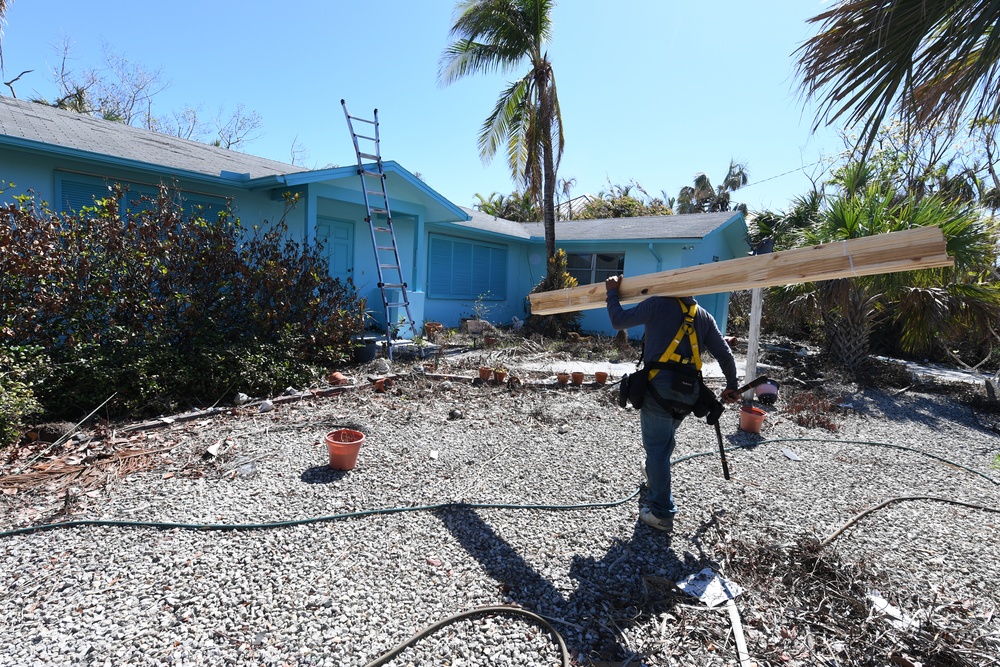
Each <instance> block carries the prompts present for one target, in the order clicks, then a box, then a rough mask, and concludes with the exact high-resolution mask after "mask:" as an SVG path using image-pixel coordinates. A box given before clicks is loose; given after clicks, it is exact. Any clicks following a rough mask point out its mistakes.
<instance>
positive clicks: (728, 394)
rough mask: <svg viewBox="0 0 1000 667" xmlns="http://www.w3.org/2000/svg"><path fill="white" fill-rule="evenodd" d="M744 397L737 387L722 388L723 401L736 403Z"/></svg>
mask: <svg viewBox="0 0 1000 667" xmlns="http://www.w3.org/2000/svg"><path fill="white" fill-rule="evenodd" d="M742 398H743V396H742V395H741V394H740V393H739V392H737V391H736V390H735V389H729V388H728V387H727V388H726V389H723V390H722V402H723V403H735V402H736V401H739V400H741V399H742Z"/></svg>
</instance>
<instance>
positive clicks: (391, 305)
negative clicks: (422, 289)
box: [385, 301, 410, 308]
mask: <svg viewBox="0 0 1000 667" xmlns="http://www.w3.org/2000/svg"><path fill="white" fill-rule="evenodd" d="M385 305H387V306H389V307H390V308H391V307H393V306H395V307H396V308H399V307H400V306H409V305H410V302H409V301H400V302H399V303H387V304H385Z"/></svg>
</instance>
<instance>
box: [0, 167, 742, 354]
mask: <svg viewBox="0 0 1000 667" xmlns="http://www.w3.org/2000/svg"><path fill="white" fill-rule="evenodd" d="M392 177H399V176H398V174H396V175H394V176H391V177H390V178H392ZM103 178H107V179H108V180H109V182H123V183H133V184H137V185H145V186H154V185H156V184H158V183H159V182H160V181H161V180H162V181H164V182H167V183H168V184H171V185H176V186H178V187H179V188H180V189H181V190H182V191H183V192H185V193H192V194H195V195H204V196H205V197H216V198H225V197H227V196H232V197H233V198H234V203H233V206H234V211H235V213H236V214H237V215H238V216H239V217H240V218H241V220H242V221H243V223H244V225H246V226H248V227H249V226H252V225H257V224H263V223H264V222H275V221H277V220H279V219H280V218H281V217H282V215H285V220H286V222H287V224H288V227H289V231H290V233H291V236H292V237H293V238H294V239H296V240H300V241H301V240H310V241H313V240H315V239H316V234H317V227H316V224H317V221H318V220H324V221H334V222H336V223H337V224H341V225H344V226H349V227H350V229H351V232H352V236H353V238H352V239H351V247H350V252H349V257H350V266H349V267H345V270H348V271H349V272H348V273H347V274H346V275H350V276H351V278H352V280H353V281H354V283H355V285H356V287H357V288H358V293H359V296H362V297H365V298H367V299H368V307H369V308H370V309H371V310H372V311H374V313H375V322H376V323H378V324H379V325H384V322H385V319H384V312H383V308H382V303H381V295H380V292H379V290H378V286H377V283H378V272H377V269H376V266H375V253H374V250H373V248H372V240H371V234H370V231H369V228H368V224H367V223H366V222H365V220H364V217H365V208H364V203H363V200H362V198H361V194H360V192H359V191H358V190H352V189H349V188H348V187H344V186H343V181H337V180H336V179H334V178H331V179H330V180H328V181H327V182H311V183H304V184H299V185H292V186H287V187H286V186H284V185H282V184H280V183H278V182H273V183H271V182H268V183H267V184H266V185H260V184H256V185H255V184H251V186H248V185H247V184H245V183H241V182H240V181H239V180H235V179H234V180H231V181H230V180H229V179H224V178H213V177H209V176H199V175H181V176H179V177H175V176H172V175H169V174H162V173H157V172H156V171H155V168H150V169H143V168H134V169H133V168H127V167H123V166H121V165H117V164H115V165H112V164H105V163H102V162H101V161H100V160H99V159H96V158H95V159H94V160H87V159H83V158H81V157H79V156H56V155H51V154H36V153H32V152H28V151H24V150H16V149H10V148H0V180H3V181H4V183H6V182H7V181H13V182H14V183H15V187H13V188H9V189H7V191H6V192H5V193H3V194H0V201H4V202H11V201H13V197H14V196H16V195H19V194H25V193H27V192H28V191H29V190H32V191H33V192H34V193H35V195H36V197H37V199H38V200H39V201H42V200H44V201H46V202H48V203H49V205H50V208H52V209H53V210H61V207H60V205H59V203H60V201H59V200H60V195H61V192H60V187H61V183H62V182H63V181H65V180H67V179H69V180H73V179H98V180H100V179H103ZM411 181H416V179H411ZM402 185H404V186H405V187H410V192H409V194H408V195H407V196H408V198H407V199H406V200H403V199H396V198H393V196H392V193H393V191H394V190H393V187H390V188H389V193H390V206H391V208H392V211H393V220H394V223H395V229H396V240H397V243H398V247H399V253H400V261H401V265H402V270H403V277H404V280H405V281H406V282H407V284H408V286H409V288H408V293H409V296H410V303H411V308H410V311H411V314H412V315H413V317H414V319H415V320H416V323H417V328H418V330H419V329H420V327H421V326H422V324H423V322H425V321H438V322H442V323H443V324H445V325H446V326H449V327H452V326H458V325H459V323H460V321H461V318H463V317H471V316H472V315H473V313H474V311H475V310H476V305H477V304H476V298H475V297H474V296H466V297H461V298H458V297H440V296H434V295H432V294H430V293H429V290H428V282H429V277H430V270H429V264H430V262H431V240H432V237H434V236H435V235H440V236H447V237H453V238H459V239H463V240H465V241H469V242H472V243H480V244H485V245H488V246H490V247H494V248H502V249H503V250H504V251H505V252H506V274H505V282H504V291H505V294H504V295H503V297H502V298H486V299H484V300H483V304H484V305H485V306H486V308H487V309H488V315H487V319H488V320H489V321H491V322H493V323H494V324H497V325H509V324H510V323H511V321H512V319H513V318H514V317H517V318H520V319H522V320H523V319H526V318H527V316H528V312H527V304H526V297H527V295H528V294H529V293H530V292H531V290H532V288H533V287H534V286H535V285H536V284H537V283H538V282H539V281H540V280H541V279H542V277H543V276H544V274H545V245H544V241H543V240H542V239H540V238H530V239H529V238H516V237H513V236H507V235H504V234H500V233H491V232H484V231H479V230H476V229H474V228H470V227H468V226H458V225H454V224H450V223H428V222H427V219H428V217H429V214H428V210H427V209H426V208H424V206H423V205H422V203H421V202H424V201H426V202H428V203H427V206H440V205H441V204H440V202H442V201H444V200H443V198H440V195H436V193H433V191H430V190H429V188H426V186H424V185H422V184H418V185H416V186H414V185H412V182H410V185H407V184H406V183H403V184H402ZM414 188H418V189H420V188H422V190H421V191H420V192H417V193H416V194H414ZM424 190H426V192H425V191H424ZM286 191H294V192H297V193H298V194H299V195H300V197H301V198H300V202H299V204H298V205H297V206H296V207H295V208H294V209H292V210H290V211H287V212H286V210H285V202H284V200H283V198H282V193H283V192H286ZM399 191H400V192H403V190H402V189H400V190H399ZM428 192H429V193H431V196H432V197H437V198H438V199H437V200H436V201H431V199H430V198H428V196H427V193H428ZM445 203H447V202H445ZM449 205H450V204H449ZM436 215H437V216H438V217H437V219H441V217H440V216H441V214H440V212H438V213H436ZM557 233H558V231H557ZM745 235H746V226H745V224H743V223H740V224H729V225H726V226H724V227H722V228H720V229H717V230H716V231H715V232H713V233H711V234H709V235H708V236H706V237H705V238H703V239H691V240H687V241H685V240H682V239H678V240H669V241H665V240H659V241H657V242H655V243H652V244H650V242H649V241H644V240H618V241H615V240H611V241H598V242H594V241H589V242H585V241H558V242H557V246H558V247H560V248H563V249H565V250H566V251H567V252H571V253H572V252H579V253H592V252H622V253H624V255H625V275H626V277H628V276H637V275H642V274H648V273H655V272H659V271H665V270H668V269H673V268H680V267H686V266H695V265H698V264H705V263H709V262H712V261H716V258H718V260H725V259H731V258H733V257H740V256H743V255H745V254H746V252H747V250H748V248H747V246H746V243H745ZM331 273H334V271H333V268H332V267H331ZM697 298H698V300H699V302H700V303H701V305H702V306H703V307H704V308H705V309H706V310H708V311H709V312H711V313H712V314H713V315H714V316H715V318H716V320H717V321H718V323H719V325H720V328H722V329H723V330H724V329H725V325H726V319H727V312H728V306H729V295H728V293H726V294H717V295H697ZM398 315H399V313H396V312H393V313H391V316H392V319H393V321H395V319H396V317H398ZM581 328H582V330H584V331H587V332H600V333H604V334H607V335H613V334H614V333H615V332H614V330H612V329H611V327H610V325H609V323H608V319H607V314H606V312H605V311H604V310H603V309H594V310H588V311H584V312H583V314H582V319H581ZM630 335H632V336H633V337H638V336H639V335H641V329H637V330H635V331H631V332H630Z"/></svg>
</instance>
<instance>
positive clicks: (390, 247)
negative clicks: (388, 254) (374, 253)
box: [375, 245, 396, 250]
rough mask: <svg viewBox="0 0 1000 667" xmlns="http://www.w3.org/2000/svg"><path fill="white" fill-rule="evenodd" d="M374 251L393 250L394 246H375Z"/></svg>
mask: <svg viewBox="0 0 1000 667" xmlns="http://www.w3.org/2000/svg"><path fill="white" fill-rule="evenodd" d="M375 249H376V250H395V249H396V246H394V245H377V246H375Z"/></svg>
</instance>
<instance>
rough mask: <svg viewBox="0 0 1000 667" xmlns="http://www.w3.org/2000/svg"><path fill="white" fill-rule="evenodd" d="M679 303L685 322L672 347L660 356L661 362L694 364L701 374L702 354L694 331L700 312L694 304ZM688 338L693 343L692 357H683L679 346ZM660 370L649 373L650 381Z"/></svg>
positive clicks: (680, 301)
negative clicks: (697, 315)
mask: <svg viewBox="0 0 1000 667" xmlns="http://www.w3.org/2000/svg"><path fill="white" fill-rule="evenodd" d="M677 303H678V304H680V307H681V312H682V313H684V321H683V322H681V326H680V328H679V329H678V330H677V334H676V335H675V336H674V339H673V340H672V341H670V345H668V346H667V349H666V350H664V351H663V354H662V355H661V356H660V362H668V361H673V362H674V363H678V364H694V367H695V370H697V371H698V372H699V373H700V372H701V352H700V351H699V350H698V334H697V333H696V332H695V330H694V316H695V313H697V312H698V304H696V303H692V304H691V305H690V306H688V305H687V304H685V303H684V301H682V300H681V299H677ZM685 336H686V337H687V339H688V341H689V342H690V343H691V356H690V357H682V356H681V355H679V354H677V346H678V345H680V344H681V340H683V339H684V337H685ZM659 372H660V371H659V369H657V368H653V369H652V370H650V371H649V379H650V380H652V379H653V378H654V377H656V374H657V373H659Z"/></svg>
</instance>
